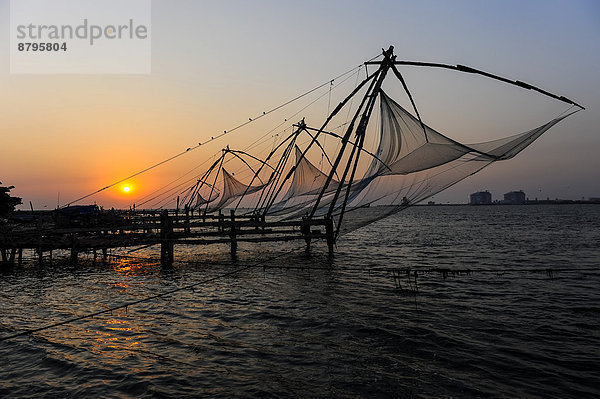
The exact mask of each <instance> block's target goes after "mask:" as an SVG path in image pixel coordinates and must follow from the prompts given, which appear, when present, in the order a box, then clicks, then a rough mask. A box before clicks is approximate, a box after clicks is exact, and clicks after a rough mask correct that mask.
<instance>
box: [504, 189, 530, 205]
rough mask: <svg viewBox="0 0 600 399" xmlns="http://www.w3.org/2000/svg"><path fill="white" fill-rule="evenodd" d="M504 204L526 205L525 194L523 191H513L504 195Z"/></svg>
mask: <svg viewBox="0 0 600 399" xmlns="http://www.w3.org/2000/svg"><path fill="white" fill-rule="evenodd" d="M502 202H503V203H504V204H510V205H523V204H524V203H525V193H524V192H523V190H519V191H511V192H509V193H506V194H504V201H502Z"/></svg>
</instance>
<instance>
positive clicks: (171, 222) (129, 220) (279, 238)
mask: <svg viewBox="0 0 600 399" xmlns="http://www.w3.org/2000/svg"><path fill="white" fill-rule="evenodd" d="M39 219H40V220H41V217H40V218H39ZM3 228H4V230H5V231H3V232H2V234H0V253H1V256H2V258H1V263H2V264H4V265H13V264H15V263H19V264H20V263H22V254H23V250H34V251H35V252H36V254H37V257H38V260H39V262H40V263H42V262H44V254H47V255H48V256H49V257H50V259H52V252H53V251H56V250H67V251H70V258H71V261H72V262H74V263H75V262H76V261H77V258H78V254H79V253H82V252H92V253H93V256H94V259H96V257H97V256H99V255H101V256H102V257H103V258H104V259H106V257H107V256H108V249H112V248H127V247H144V246H146V247H150V246H153V245H160V254H161V264H162V265H164V266H169V265H171V264H172V263H173V261H174V258H175V251H176V246H177V245H200V246H201V245H210V244H229V246H230V250H231V256H232V257H233V258H235V257H236V252H237V248H238V243H262V242H284V241H293V240H304V241H305V242H306V245H307V248H310V244H311V242H312V241H313V240H325V241H326V242H327V245H328V249H329V251H330V252H332V251H333V247H334V243H335V238H334V228H333V220H332V219H331V218H328V217H323V218H310V219H298V220H274V221H269V220H265V217H264V216H252V215H236V214H235V212H234V211H233V210H231V211H230V212H219V213H218V214H211V215H207V214H196V215H194V214H192V213H191V212H189V211H183V212H182V211H181V210H162V211H158V210H147V211H122V212H117V213H112V215H111V217H109V218H98V220H96V221H92V222H88V223H87V224H86V225H84V226H68V227H61V226H60V224H58V223H56V222H52V223H48V222H46V223H42V222H38V223H29V224H25V225H8V226H4V227H3Z"/></svg>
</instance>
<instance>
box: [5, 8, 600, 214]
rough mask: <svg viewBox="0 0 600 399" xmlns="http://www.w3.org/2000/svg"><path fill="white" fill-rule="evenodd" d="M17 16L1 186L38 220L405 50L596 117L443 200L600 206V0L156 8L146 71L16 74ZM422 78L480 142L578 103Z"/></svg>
mask: <svg viewBox="0 0 600 399" xmlns="http://www.w3.org/2000/svg"><path fill="white" fill-rule="evenodd" d="M9 7H10V2H9V1H8V0H0V26H2V27H3V30H4V33H3V34H2V35H0V137H1V141H0V181H1V182H2V183H3V185H13V186H15V188H14V190H13V194H14V195H18V196H20V197H23V200H24V205H23V207H26V208H28V207H29V201H31V203H32V204H33V206H34V207H35V208H36V209H53V208H55V207H56V206H57V204H60V205H63V204H65V203H67V202H70V201H72V200H74V199H76V198H79V197H81V196H84V195H86V194H88V193H91V192H94V191H96V190H98V189H100V188H102V187H105V186H107V185H109V184H111V183H113V182H115V181H118V180H120V179H123V178H125V177H127V176H129V175H131V174H133V173H135V172H137V171H139V170H141V169H144V168H145V167H147V166H150V165H153V164H155V163H156V162H159V161H162V160H163V159H166V158H169V157H170V156H172V155H174V154H177V153H179V152H181V151H185V149H186V148H188V147H191V146H194V145H195V144H196V143H198V142H204V141H206V140H207V139H209V138H210V137H211V136H216V135H218V134H219V133H220V132H223V131H224V130H228V129H231V128H232V127H234V126H237V125H239V124H240V123H243V122H244V121H246V120H248V117H250V116H254V115H259V114H260V113H261V112H262V111H263V110H267V109H270V108H273V107H275V106H277V105H279V104H281V103H283V102H285V101H287V100H289V99H291V98H294V97H295V96H296V95H298V94H301V93H303V92H305V91H307V90H310V89H311V88H313V87H315V86H316V85H318V84H320V83H323V82H327V81H328V80H329V79H331V78H333V77H335V76H337V75H340V74H341V73H343V72H345V71H347V70H349V69H350V68H352V67H354V66H357V65H359V64H360V63H361V62H363V61H365V60H367V59H370V58H372V57H373V56H375V55H377V54H378V53H380V52H381V48H382V47H386V48H387V47H388V46H389V45H394V46H395V53H396V54H397V55H398V59H406V60H415V61H430V62H441V63H450V64H464V65H469V66H472V67H475V68H479V69H482V70H486V71H490V72H493V73H496V74H498V75H501V76H506V77H510V78H511V79H518V80H522V81H525V82H528V83H531V84H534V85H536V86H539V87H541V88H544V89H546V90H548V91H550V92H553V93H557V94H559V95H564V96H566V97H568V98H571V99H573V100H574V101H576V102H578V103H580V104H582V105H583V106H585V107H586V108H587V109H586V110H585V111H583V112H579V113H577V114H575V115H573V116H571V117H569V118H567V119H566V120H565V121H563V122H562V123H560V124H559V125H557V126H556V127H554V128H553V129H551V130H550V131H549V132H547V133H546V134H545V135H543V136H542V137H541V138H540V139H539V140H538V141H536V142H535V143H533V144H532V145H531V146H530V147H529V148H527V149H526V150H525V151H524V152H523V153H521V154H519V156H517V157H516V158H515V159H513V160H510V161H507V162H506V163H504V162H503V163H497V164H494V165H492V166H490V167H489V168H487V169H485V170H483V171H482V172H480V173H479V174H477V175H475V176H472V177H469V178H468V179H466V180H464V181H463V182H461V183H459V184H457V185H456V186H454V187H452V188H450V189H449V190H447V191H445V192H443V193H440V194H437V195H435V196H434V201H436V202H442V203H445V202H453V203H460V202H467V200H468V195H469V193H471V192H474V191H479V190H489V191H490V192H492V194H493V196H494V199H501V198H502V194H503V193H505V192H508V191H512V190H519V189H522V190H524V191H525V192H526V194H527V196H528V197H530V198H535V197H539V198H547V197H549V198H561V199H581V198H588V197H600V183H599V182H600V168H599V166H600V161H599V160H598V159H599V157H598V155H597V153H598V151H599V150H600V131H599V130H600V129H599V126H600V113H599V111H598V110H599V107H600V40H599V39H600V3H599V2H597V1H593V0H591V1H549V0H544V1H535V0H531V1H526V2H523V1H370V2H365V1H302V2H281V1H263V0H257V1H253V2H247V1H223V2H215V1H210V2H209V1H192V0H189V1H182V0H168V1H167V0H154V1H152V3H151V7H152V19H151V40H152V42H151V43H152V44H151V72H150V73H149V74H140V75H136V74H101V73H100V74H35V75H34V74H11V73H10V55H9V50H10V42H9V36H8V26H9V22H10V12H9ZM411 73H412V72H410V71H407V75H406V78H407V80H408V82H409V84H410V85H411V88H413V89H414V91H415V96H416V98H417V102H418V103H419V107H420V110H421V112H422V114H423V117H424V118H425V121H426V122H427V123H428V124H430V125H432V126H434V127H436V128H437V129H438V130H440V129H442V130H444V131H448V132H449V133H453V134H457V135H458V136H460V135H461V134H462V135H464V139H465V140H467V142H475V141H485V140H488V139H493V138H499V137H503V136H508V135H510V134H514V133H518V132H519V130H518V129H519V128H520V127H521V126H524V127H527V126H529V128H532V127H535V126H537V125H539V124H542V123H544V122H546V121H548V120H550V119H552V118H553V117H555V116H556V115H557V114H559V113H560V112H562V111H564V110H565V109H566V108H567V107H566V106H565V105H564V104H562V103H559V102H557V101H554V100H550V99H548V98H541V97H543V96H536V95H534V94H532V93H529V92H527V93H521V92H519V90H520V89H515V88H512V89H511V91H510V93H509V92H508V91H507V89H506V88H504V87H502V85H498V84H488V83H478V84H480V85H481V88H475V86H473V87H472V86H470V85H471V83H470V81H469V80H468V79H467V78H465V77H461V78H455V77H453V76H452V75H451V74H440V73H439V72H432V75H431V76H432V77H430V76H429V75H425V74H423V73H421V72H419V74H416V73H414V74H413V75H411ZM436 73H437V74H436ZM410 79H412V80H410ZM452 79H455V80H452ZM469 79H475V80H478V79H479V78H474V77H469ZM446 82H447V83H446ZM478 82H479V80H478ZM461 85H468V87H464V90H463V88H461ZM523 92H524V91H523ZM475 94H477V95H478V96H479V97H473V98H471V96H472V95H473V96H474V95H475ZM483 100H485V101H483ZM459 106H461V107H462V108H459ZM459 109H460V111H459ZM517 111H518V112H520V113H521V114H522V119H521V120H520V121H519V123H517V121H516V119H515V118H514V117H513V115H516V113H517ZM503 115H507V116H503ZM521 122H522V123H521ZM538 122H539V123H538ZM514 129H517V130H514ZM504 130H506V131H505V132H504ZM253 134H254V133H253V132H252V131H245V130H244V129H240V130H239V131H238V132H235V134H234V133H231V134H230V135H227V136H226V137H223V138H222V139H219V140H215V141H214V142H212V143H210V145H208V146H206V147H203V148H201V149H199V150H196V151H193V152H191V153H190V154H189V155H185V156H184V157H181V159H178V160H177V161H176V162H173V163H169V164H167V165H165V166H163V167H160V168H157V169H156V170H153V171H152V173H148V174H144V175H142V176H141V177H138V178H135V179H131V180H130V181H127V182H125V183H126V184H127V185H129V186H131V190H130V191H129V192H128V193H125V192H123V190H122V188H123V185H117V186H115V187H114V188H111V189H109V190H106V191H104V192H102V193H101V194H98V195H95V196H92V197H89V198H86V199H85V200H84V201H82V202H81V203H83V204H86V203H93V202H97V203H98V204H100V205H103V206H105V207H111V206H114V207H128V206H129V205H130V204H132V203H134V202H136V201H137V200H138V199H139V198H141V197H144V196H148V195H150V194H151V193H152V192H153V191H154V190H156V189H157V188H159V187H160V186H162V185H163V184H165V183H167V182H169V181H172V180H173V179H174V178H176V177H177V176H179V175H181V174H182V173H183V172H185V171H187V170H189V169H190V168H191V167H195V166H196V165H198V164H200V163H201V162H208V161H209V160H210V159H211V156H213V154H214V153H215V151H218V150H219V148H222V147H225V146H226V145H232V146H245V145H247V144H248V143H250V142H252V140H253V139H254V138H255V137H254V136H252V135H253ZM496 134H497V135H496ZM450 135H451V137H452V134H450ZM478 139H480V140H478Z"/></svg>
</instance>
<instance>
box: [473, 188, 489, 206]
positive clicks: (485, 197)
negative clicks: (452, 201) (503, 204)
mask: <svg viewBox="0 0 600 399" xmlns="http://www.w3.org/2000/svg"><path fill="white" fill-rule="evenodd" d="M469 203H470V204H471V205H490V204H491V203H492V194H491V193H490V192H489V191H487V190H486V191H479V192H476V193H473V194H471V195H470V201H469Z"/></svg>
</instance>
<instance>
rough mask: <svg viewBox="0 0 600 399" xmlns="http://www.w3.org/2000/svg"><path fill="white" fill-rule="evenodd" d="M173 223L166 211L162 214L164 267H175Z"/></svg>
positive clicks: (162, 258) (161, 237)
mask: <svg viewBox="0 0 600 399" xmlns="http://www.w3.org/2000/svg"><path fill="white" fill-rule="evenodd" d="M172 238H173V221H172V220H171V218H169V211H167V210H166V209H165V210H164V211H162V213H161V214H160V240H161V243H160V263H161V265H162V266H166V267H167V266H172V265H173V258H174V257H173V241H171V240H172Z"/></svg>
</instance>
